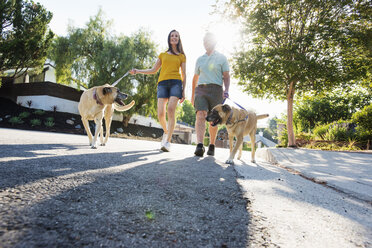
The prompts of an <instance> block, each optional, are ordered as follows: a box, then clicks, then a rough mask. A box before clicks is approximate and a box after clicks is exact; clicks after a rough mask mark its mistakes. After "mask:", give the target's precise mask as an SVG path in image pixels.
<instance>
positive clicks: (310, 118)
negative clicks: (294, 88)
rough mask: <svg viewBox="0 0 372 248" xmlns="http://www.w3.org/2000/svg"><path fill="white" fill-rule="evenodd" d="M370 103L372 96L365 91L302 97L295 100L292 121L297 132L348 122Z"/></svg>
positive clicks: (335, 92) (337, 91) (342, 91)
mask: <svg viewBox="0 0 372 248" xmlns="http://www.w3.org/2000/svg"><path fill="white" fill-rule="evenodd" d="M371 102H372V95H370V94H369V93H368V92H367V91H366V90H353V91H344V90H342V89H338V90H335V91H333V92H332V93H327V94H319V95H316V96H303V97H301V98H299V99H297V100H296V104H295V108H294V114H293V121H294V124H295V127H296V130H297V131H308V130H312V129H314V128H315V126H316V125H319V124H320V125H322V124H328V123H332V122H335V121H338V120H348V119H350V118H351V117H352V115H353V113H355V112H357V111H359V110H361V109H363V107H364V106H366V105H369V104H370V103H371Z"/></svg>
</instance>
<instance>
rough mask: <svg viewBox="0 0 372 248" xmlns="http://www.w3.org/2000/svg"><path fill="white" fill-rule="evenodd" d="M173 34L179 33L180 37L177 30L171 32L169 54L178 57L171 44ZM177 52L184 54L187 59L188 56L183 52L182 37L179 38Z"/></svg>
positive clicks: (169, 35)
mask: <svg viewBox="0 0 372 248" xmlns="http://www.w3.org/2000/svg"><path fill="white" fill-rule="evenodd" d="M173 32H177V33H178V35H179V32H178V31H177V30H175V29H173V30H172V31H170V33H169V34H168V51H167V52H171V53H172V54H174V55H177V53H176V52H175V51H173V48H172V45H171V43H170V38H171V34H172V33H173ZM177 50H178V52H179V53H182V54H183V55H185V57H186V54H185V52H184V51H183V47H182V42H181V36H180V35H179V37H178V44H177Z"/></svg>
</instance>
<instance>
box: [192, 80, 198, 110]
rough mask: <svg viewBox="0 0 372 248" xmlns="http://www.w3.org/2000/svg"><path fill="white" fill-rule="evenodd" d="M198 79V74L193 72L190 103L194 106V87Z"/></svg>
mask: <svg viewBox="0 0 372 248" xmlns="http://www.w3.org/2000/svg"><path fill="white" fill-rule="evenodd" d="M198 80H199V75H198V74H194V77H193V78H192V88H191V90H192V93H191V104H192V105H193V106H194V101H195V88H196V84H197V83H198Z"/></svg>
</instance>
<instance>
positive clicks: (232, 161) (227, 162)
mask: <svg viewBox="0 0 372 248" xmlns="http://www.w3.org/2000/svg"><path fill="white" fill-rule="evenodd" d="M225 163H226V164H231V165H233V164H234V160H233V159H228V160H226V162H225Z"/></svg>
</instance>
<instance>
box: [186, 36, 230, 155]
mask: <svg viewBox="0 0 372 248" xmlns="http://www.w3.org/2000/svg"><path fill="white" fill-rule="evenodd" d="M203 42H204V48H205V50H206V53H205V54H204V55H202V56H201V57H199V58H198V60H197V61H196V65H195V74H194V77H193V80H192V96H191V103H192V104H193V105H194V107H195V110H196V122H195V129H196V141H197V143H198V144H197V146H196V150H195V153H194V154H195V155H196V156H200V157H202V156H203V155H204V152H205V149H204V145H203V141H204V134H205V118H206V116H207V114H208V111H210V110H212V108H213V107H214V106H216V105H217V104H220V103H222V101H223V99H224V98H226V97H228V96H229V87H230V74H229V63H228V61H227V59H226V57H225V56H224V55H223V54H221V53H219V52H217V51H216V50H215V47H216V44H217V41H216V37H215V36H214V35H213V34H212V33H209V32H208V33H206V34H205V36H204V40H203ZM223 86H224V89H223ZM217 131H218V127H217V126H215V127H212V125H210V124H209V148H208V152H207V154H208V155H211V156H213V155H214V148H215V142H216V136H217Z"/></svg>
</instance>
